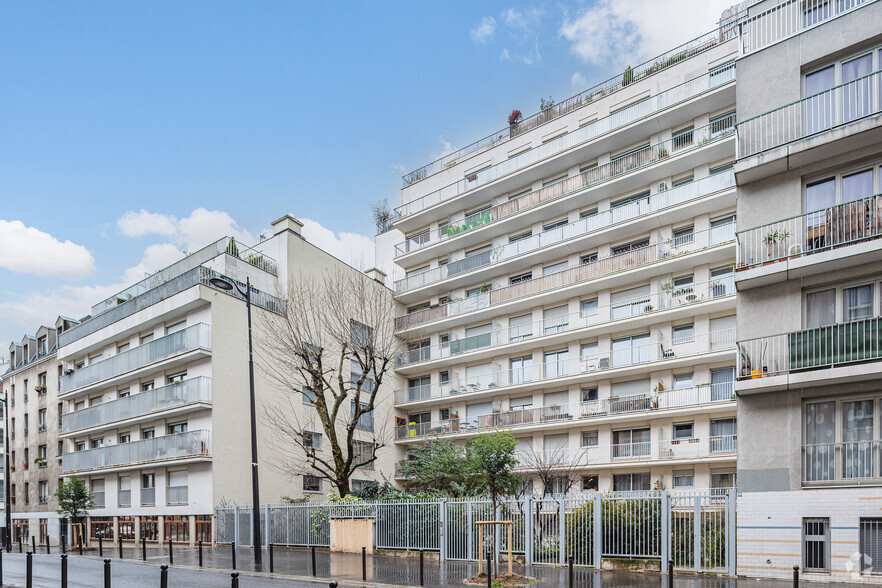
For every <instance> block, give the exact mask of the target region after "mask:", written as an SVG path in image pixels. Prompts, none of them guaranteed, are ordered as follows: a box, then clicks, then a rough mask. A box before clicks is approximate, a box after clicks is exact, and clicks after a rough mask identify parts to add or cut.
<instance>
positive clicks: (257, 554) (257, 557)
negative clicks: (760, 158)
mask: <svg viewBox="0 0 882 588" xmlns="http://www.w3.org/2000/svg"><path fill="white" fill-rule="evenodd" d="M209 282H210V283H211V285H212V286H214V287H216V288H220V289H221V290H226V291H228V292H229V291H231V290H233V289H234V288H235V289H236V291H238V292H239V294H241V295H242V296H244V297H245V308H246V309H247V311H248V380H249V385H250V388H251V392H250V397H251V502H252V507H251V515H252V516H251V519H252V523H251V532H252V535H253V541H254V563H255V564H258V565H260V564H261V563H262V561H263V553H262V552H261V550H260V487H259V485H258V479H257V417H256V408H255V402H254V352H253V349H252V346H251V279H250V278H247V277H246V278H245V291H244V292H243V291H242V289H241V288H240V287H239V285H238V284H236V283H235V282H232V281H230V280H227V279H225V278H220V277H217V278H211V279H210V280H209ZM7 516H8V515H7ZM267 524H269V521H267Z"/></svg>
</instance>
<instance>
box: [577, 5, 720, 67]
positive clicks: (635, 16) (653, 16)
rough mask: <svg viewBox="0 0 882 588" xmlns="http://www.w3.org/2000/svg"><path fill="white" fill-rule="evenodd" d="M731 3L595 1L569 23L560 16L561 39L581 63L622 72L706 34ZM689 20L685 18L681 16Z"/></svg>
mask: <svg viewBox="0 0 882 588" xmlns="http://www.w3.org/2000/svg"><path fill="white" fill-rule="evenodd" d="M732 4H733V2H732V0H668V1H667V2H657V1H656V0H629V1H628V2H618V1H616V0H599V1H598V2H597V3H595V4H592V5H591V6H589V7H586V8H585V9H583V10H582V11H581V12H580V13H579V14H578V15H577V16H576V17H575V18H573V19H572V20H571V19H570V18H569V15H568V14H566V12H565V13H564V19H563V23H562V24H561V28H560V36H561V37H563V38H564V39H566V40H567V41H569V43H570V51H571V52H572V53H573V54H575V55H576V56H577V57H579V59H581V60H582V61H584V62H585V63H593V64H598V65H609V66H612V67H614V68H616V69H624V68H625V67H626V66H627V65H637V64H639V63H641V62H643V61H646V60H647V59H649V58H651V57H653V56H655V55H659V54H661V53H664V52H665V51H667V50H669V49H673V48H674V47H676V46H678V45H681V44H683V43H685V42H686V41H689V40H691V39H693V38H695V37H697V36H698V35H700V34H702V33H705V32H707V31H710V30H711V29H713V28H714V27H715V26H716V23H717V21H718V20H719V18H720V14H721V13H722V12H723V10H725V9H726V8H729V6H731V5H732ZM684 14H688V15H689V18H686V19H684V18H683V15H684Z"/></svg>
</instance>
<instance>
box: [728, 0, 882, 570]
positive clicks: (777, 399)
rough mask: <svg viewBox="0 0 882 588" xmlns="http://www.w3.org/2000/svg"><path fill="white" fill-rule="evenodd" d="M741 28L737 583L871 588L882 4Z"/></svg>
mask: <svg viewBox="0 0 882 588" xmlns="http://www.w3.org/2000/svg"><path fill="white" fill-rule="evenodd" d="M740 29H741V56H740V57H739V59H738V60H737V65H738V78H739V81H738V88H737V95H738V118H739V122H738V125H737V134H738V162H737V163H736V166H735V175H736V180H737V184H738V229H739V230H738V233H737V241H738V260H737V267H736V274H735V283H736V286H737V288H738V307H737V308H738V348H739V369H738V381H737V382H736V385H735V387H736V391H737V394H738V420H739V425H740V427H741V431H742V433H743V434H742V435H741V440H740V446H739V452H738V490H739V492H740V497H739V499H738V572H739V573H740V574H745V575H757V576H778V577H782V578H784V577H789V575H790V574H791V573H792V566H800V568H801V569H802V573H803V577H806V578H811V579H815V580H821V581H831V580H834V581H835V580H847V581H858V582H868V583H878V582H879V576H878V574H879V573H880V571H882V547H880V546H882V512H880V505H882V502H880V501H882V469H880V468H882V461H880V460H882V453H880V448H882V433H880V431H882V420H880V418H882V374H880V359H882V350H880V347H879V342H880V336H879V330H880V329H879V327H880V318H879V317H880V316H882V296H880V293H882V240H880V236H882V220H880V216H882V197H880V196H879V194H880V193H882V124H880V122H882V116H880V113H882V34H880V33H882V3H879V2H876V1H872V0H836V1H827V0H811V1H808V0H807V1H801V0H800V1H795V0H788V1H784V2H781V1H775V2H772V1H766V2H761V3H758V4H756V5H755V6H753V7H751V8H750V10H749V16H748V18H746V19H745V20H743V21H742V23H741V25H740Z"/></svg>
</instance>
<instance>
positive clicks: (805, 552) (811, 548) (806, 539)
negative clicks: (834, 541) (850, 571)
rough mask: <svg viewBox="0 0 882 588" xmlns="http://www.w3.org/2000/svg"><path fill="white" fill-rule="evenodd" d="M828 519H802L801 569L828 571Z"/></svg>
mask: <svg viewBox="0 0 882 588" xmlns="http://www.w3.org/2000/svg"><path fill="white" fill-rule="evenodd" d="M829 561H830V519H827V518H805V519H802V569H803V571H805V572H829V571H830V563H829Z"/></svg>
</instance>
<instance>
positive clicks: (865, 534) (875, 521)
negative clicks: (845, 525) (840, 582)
mask: <svg viewBox="0 0 882 588" xmlns="http://www.w3.org/2000/svg"><path fill="white" fill-rule="evenodd" d="M860 549H861V573H862V574H882V518H866V519H861V523H860Z"/></svg>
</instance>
